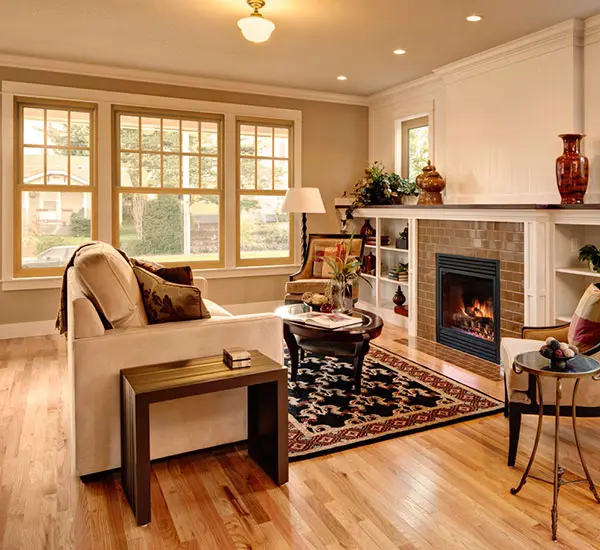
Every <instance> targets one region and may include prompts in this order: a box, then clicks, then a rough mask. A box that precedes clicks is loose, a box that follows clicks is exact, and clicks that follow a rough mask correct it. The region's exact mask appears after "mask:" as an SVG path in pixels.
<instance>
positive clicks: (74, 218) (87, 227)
mask: <svg viewBox="0 0 600 550" xmlns="http://www.w3.org/2000/svg"><path fill="white" fill-rule="evenodd" d="M69 225H70V228H71V235H72V236H73V237H87V238H90V237H91V235H92V220H90V219H89V218H86V217H85V216H84V215H83V208H82V209H81V210H79V212H73V213H72V214H71V218H70V220H69Z"/></svg>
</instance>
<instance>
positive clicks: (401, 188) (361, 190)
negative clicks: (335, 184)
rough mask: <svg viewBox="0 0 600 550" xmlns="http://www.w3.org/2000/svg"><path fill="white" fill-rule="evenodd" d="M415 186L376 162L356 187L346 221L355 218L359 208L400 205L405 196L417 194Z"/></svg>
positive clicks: (366, 171)
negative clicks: (353, 213)
mask: <svg viewBox="0 0 600 550" xmlns="http://www.w3.org/2000/svg"><path fill="white" fill-rule="evenodd" d="M417 191H418V189H417V187H416V185H415V184H411V183H410V182H409V181H408V180H405V179H404V178H401V177H400V176H399V175H398V174H394V173H393V172H392V173H389V172H386V171H385V168H384V166H383V164H382V163H381V162H374V163H373V164H371V165H370V166H369V167H368V168H367V169H366V170H365V175H364V177H363V178H362V179H361V180H360V181H359V182H358V183H357V184H356V185H355V186H354V192H353V193H352V195H353V196H354V201H353V202H352V205H351V206H350V207H349V208H348V209H347V210H346V219H348V220H351V219H352V218H353V216H352V212H354V210H356V209H357V208H363V207H365V206H375V205H378V206H379V205H387V204H398V203H399V202H400V201H401V200H402V197H403V196H408V195H411V194H416V193H417Z"/></svg>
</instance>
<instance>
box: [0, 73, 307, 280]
mask: <svg viewBox="0 0 600 550" xmlns="http://www.w3.org/2000/svg"><path fill="white" fill-rule="evenodd" d="M15 96H20V97H28V96H29V97H36V98H44V99H46V98H47V99H62V100H73V101H87V102H94V103H97V104H98V113H97V115H98V145H97V147H98V149H97V151H96V155H97V159H98V182H97V183H98V194H97V197H98V199H97V200H98V224H97V227H98V239H99V240H102V241H106V242H112V181H111V178H112V169H111V162H112V158H111V154H112V152H111V144H112V140H111V131H112V130H111V115H112V106H113V105H129V106H134V107H147V108H157V109H170V110H180V111H190V112H199V113H215V114H220V115H223V117H224V124H223V128H224V132H225V140H224V153H223V154H224V159H223V161H224V162H223V164H224V167H225V169H224V178H223V185H224V198H225V216H224V220H225V227H224V233H225V237H224V242H223V243H222V246H225V266H224V267H223V268H221V269H206V270H198V271H195V273H197V274H198V275H200V276H203V277H206V278H211V279H212V278H230V277H236V276H243V277H247V276H268V275H284V274H290V273H293V272H294V271H296V270H297V269H298V267H299V264H300V261H301V252H300V241H299V239H300V234H301V231H300V221H299V219H296V221H295V225H296V231H295V235H296V237H295V241H294V243H292V246H293V249H294V265H291V266H290V265H285V266H266V267H255V268H246V267H236V265H235V261H236V250H235V247H236V227H237V219H236V205H235V200H236V185H237V174H236V173H235V168H234V167H235V166H237V142H236V117H238V116H247V117H256V118H264V119H271V118H272V119H276V120H281V119H284V120H290V121H293V123H294V156H293V158H294V166H293V171H294V178H293V181H294V185H295V186H297V187H301V186H302V111H299V110H295V109H280V108H274V107H260V106H255V105H241V104H235V103H220V102H214V101H202V100H195V99H181V98H175V97H165V96H150V95H141V94H129V93H122V92H111V91H104V90H87V89H83V88H68V87H63V86H50V85H45V84H30V83H25V82H11V81H5V82H3V83H2V121H1V124H2V131H1V135H2V153H1V155H2V278H1V279H0V282H1V284H2V290H25V289H41V288H58V287H59V286H60V284H61V277H31V278H27V279H25V278H15V277H14V276H13V273H14V270H13V267H14V266H13V248H14V235H13V215H14V212H13V208H14V201H13V196H14V169H15V167H14V155H13V144H14V116H15V115H14V98H15ZM297 218H299V216H297ZM231 222H232V223H231Z"/></svg>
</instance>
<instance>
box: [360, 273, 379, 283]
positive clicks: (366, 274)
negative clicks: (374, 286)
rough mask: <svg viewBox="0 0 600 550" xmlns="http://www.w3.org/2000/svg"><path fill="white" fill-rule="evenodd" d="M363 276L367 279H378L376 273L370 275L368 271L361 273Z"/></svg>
mask: <svg viewBox="0 0 600 550" xmlns="http://www.w3.org/2000/svg"><path fill="white" fill-rule="evenodd" d="M361 276H362V277H364V278H365V279H373V280H374V281H375V280H376V279H377V277H375V275H369V274H368V273H361Z"/></svg>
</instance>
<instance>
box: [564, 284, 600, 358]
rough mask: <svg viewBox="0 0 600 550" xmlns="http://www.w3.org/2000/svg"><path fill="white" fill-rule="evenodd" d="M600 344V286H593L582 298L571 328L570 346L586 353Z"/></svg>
mask: <svg viewBox="0 0 600 550" xmlns="http://www.w3.org/2000/svg"><path fill="white" fill-rule="evenodd" d="M598 342H600V285H599V284H591V285H590V286H589V287H588V288H587V290H586V291H585V293H584V295H583V296H582V297H581V300H580V301H579V304H578V306H577V309H576V310H575V313H574V314H573V319H572V320H571V327H570V328H569V344H572V345H574V346H577V347H578V348H579V350H580V351H582V352H584V351H587V350H588V349H591V348H592V347H594V346H595V345H596V344H598Z"/></svg>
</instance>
